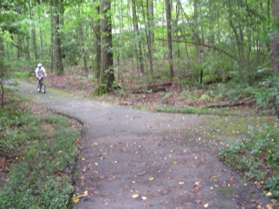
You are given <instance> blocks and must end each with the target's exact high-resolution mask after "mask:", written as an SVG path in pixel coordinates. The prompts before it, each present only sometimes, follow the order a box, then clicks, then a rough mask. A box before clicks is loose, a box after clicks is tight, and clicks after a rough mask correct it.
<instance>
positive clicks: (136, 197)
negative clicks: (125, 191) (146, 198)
mask: <svg viewBox="0 0 279 209" xmlns="http://www.w3.org/2000/svg"><path fill="white" fill-rule="evenodd" d="M139 196H140V195H139V194H138V193H134V194H132V198H133V199H138V198H139Z"/></svg>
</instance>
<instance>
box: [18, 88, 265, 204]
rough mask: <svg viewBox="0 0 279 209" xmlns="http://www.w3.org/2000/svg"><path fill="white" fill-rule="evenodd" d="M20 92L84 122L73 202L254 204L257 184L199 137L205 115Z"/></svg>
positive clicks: (257, 196)
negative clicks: (83, 195)
mask: <svg viewBox="0 0 279 209" xmlns="http://www.w3.org/2000/svg"><path fill="white" fill-rule="evenodd" d="M20 89H21V90H20V91H22V92H23V93H24V94H25V95H27V96H30V97H31V98H32V99H33V100H34V101H36V102H39V103H42V104H44V105H46V106H48V107H49V108H51V109H53V110H55V111H58V112H61V113H64V114H67V115H69V116H72V117H75V118H77V119H79V120H81V121H82V122H83V123H84V137H83V138H82V140H81V154H80V157H79V161H78V166H77V171H76V174H77V176H78V177H76V190H77V192H83V191H86V190H87V191H88V192H89V196H88V198H84V199H82V201H81V203H80V204H78V205H75V207H74V208H75V209H143V208H148V209H199V208H210V209H238V208H246V209H249V208H250V209H254V208H256V204H257V202H258V201H263V200H264V198H262V197H261V196H260V194H259V192H258V191H256V190H255V188H254V187H253V186H250V185H248V186H247V185H246V184H244V183H243V182H241V180H240V178H239V177H238V175H236V174H235V173H234V172H232V171H230V170H229V169H228V168H226V167H225V166H224V165H223V164H222V162H220V161H219V160H218V159H217V156H216V151H214V149H210V148H208V147H207V146H204V145H202V144H200V143H198V141H199V140H197V139H198V138H199V136H198V135H197V134H196V133H197V132H196V131H194V130H195V129H197V128H198V127H199V126H201V125H202V117H199V116H192V115H178V114H162V113H150V112H143V111H138V110H133V109H130V108H126V107H119V106H114V105H109V104H105V103H100V102H95V101H92V100H88V99H84V98H79V97H74V96H69V95H67V94H59V93H57V92H56V93H55V91H53V92H50V93H48V94H46V95H39V94H36V92H35V91H34V89H33V86H32V85H30V84H26V83H21V84H20Z"/></svg>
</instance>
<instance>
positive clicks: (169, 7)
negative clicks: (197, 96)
mask: <svg viewBox="0 0 279 209" xmlns="http://www.w3.org/2000/svg"><path fill="white" fill-rule="evenodd" d="M171 1H172V0H165V4H166V19H167V39H168V62H169V71H170V78H171V79H173V77H174V70H173V53H172V17H171V11H172V2H171Z"/></svg>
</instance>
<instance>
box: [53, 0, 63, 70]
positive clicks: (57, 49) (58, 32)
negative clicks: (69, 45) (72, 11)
mask: <svg viewBox="0 0 279 209" xmlns="http://www.w3.org/2000/svg"><path fill="white" fill-rule="evenodd" d="M51 3H52V5H51V6H52V7H53V27H54V29H53V35H54V37H53V59H54V69H55V71H56V73H57V74H58V75H62V74H63V73H64V66H63V48H62V26H63V13H61V12H62V11H63V9H61V8H62V7H63V0H51Z"/></svg>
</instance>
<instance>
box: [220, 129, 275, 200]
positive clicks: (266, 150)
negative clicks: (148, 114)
mask: <svg viewBox="0 0 279 209" xmlns="http://www.w3.org/2000/svg"><path fill="white" fill-rule="evenodd" d="M278 150H279V128H278V125H274V126H272V125H265V126H262V127H261V128H258V129H257V130H252V131H250V134H249V138H248V139H246V140H242V141H241V142H238V143H235V144H232V145H231V146H229V147H228V148H224V149H223V150H222V151H221V153H220V158H221V159H222V160H223V161H224V162H225V163H226V164H227V165H229V166H231V167H232V168H234V169H236V170H238V171H240V172H242V173H243V174H244V176H245V177H246V178H248V179H250V180H253V181H257V182H262V186H263V189H265V190H266V192H269V196H272V198H274V199H278V198H279V163H278V162H279V152H278Z"/></svg>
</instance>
